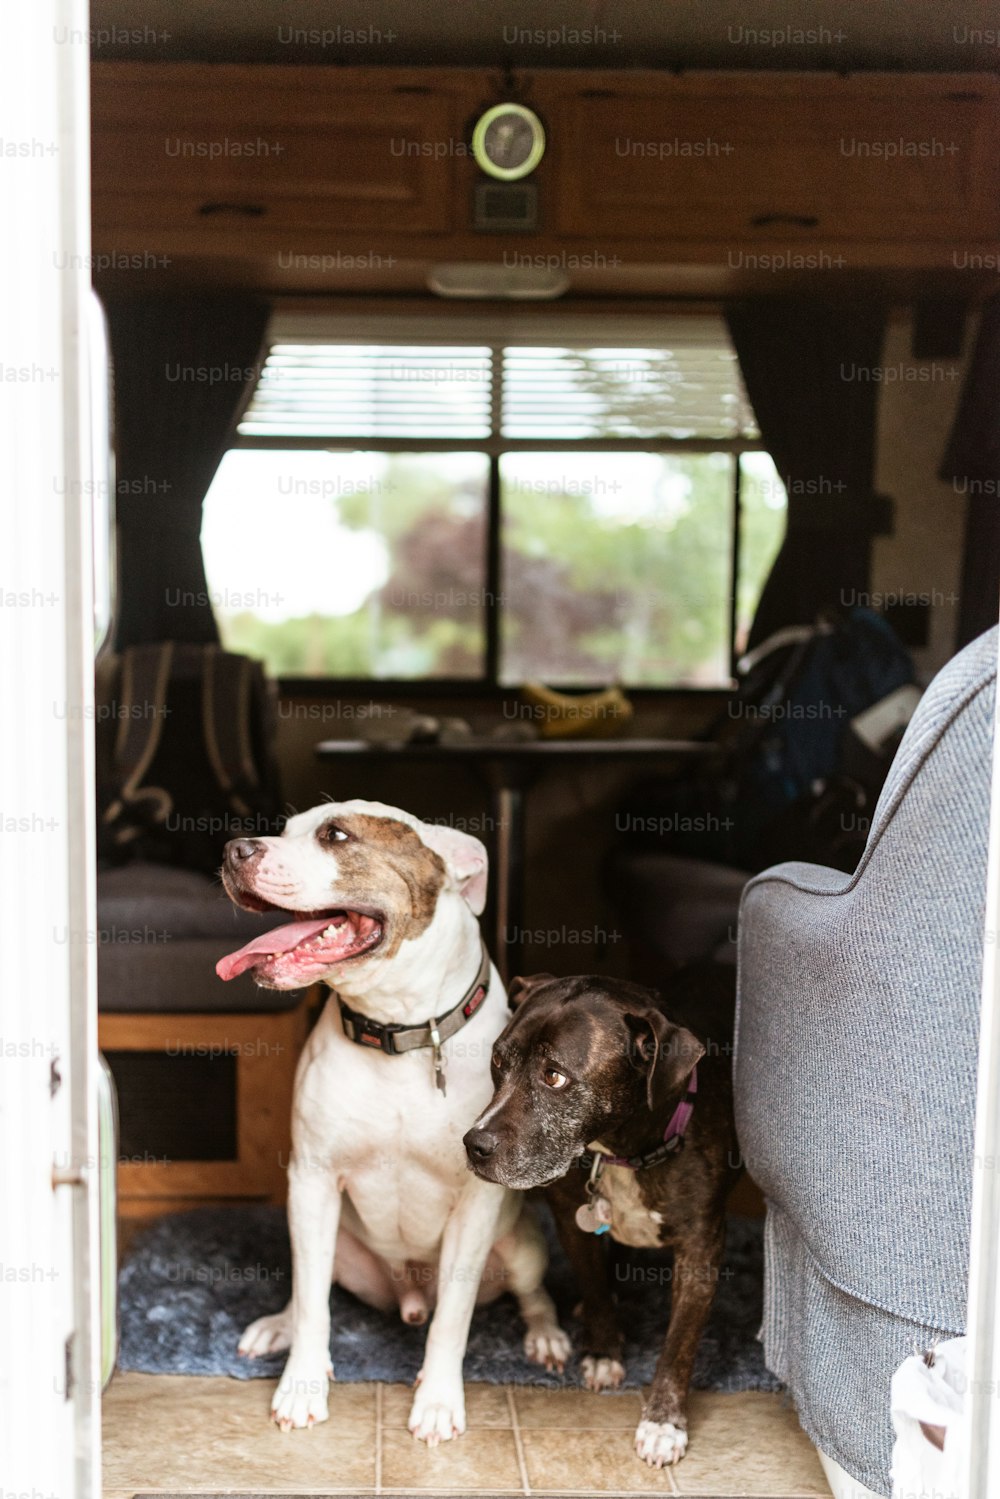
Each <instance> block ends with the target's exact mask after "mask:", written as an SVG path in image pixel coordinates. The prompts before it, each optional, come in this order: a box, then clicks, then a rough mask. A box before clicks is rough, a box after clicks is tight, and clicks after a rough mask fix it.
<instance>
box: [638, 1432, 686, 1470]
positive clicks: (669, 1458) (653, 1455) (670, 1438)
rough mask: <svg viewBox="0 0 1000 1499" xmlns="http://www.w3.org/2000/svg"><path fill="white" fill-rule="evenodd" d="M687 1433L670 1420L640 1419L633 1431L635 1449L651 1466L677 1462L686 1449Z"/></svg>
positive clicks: (664, 1465)
mask: <svg viewBox="0 0 1000 1499" xmlns="http://www.w3.org/2000/svg"><path fill="white" fill-rule="evenodd" d="M687 1444H688V1434H687V1432H686V1431H685V1429H684V1428H683V1426H675V1425H674V1424H673V1422H672V1421H640V1422H639V1425H638V1426H637V1427H636V1431H635V1450H636V1452H637V1453H638V1455H639V1457H641V1458H642V1460H643V1462H646V1463H648V1464H649V1466H650V1467H651V1468H666V1467H669V1466H670V1465H671V1464H672V1463H679V1462H680V1460H681V1458H682V1457H683V1456H684V1454H685V1452H686V1451H687Z"/></svg>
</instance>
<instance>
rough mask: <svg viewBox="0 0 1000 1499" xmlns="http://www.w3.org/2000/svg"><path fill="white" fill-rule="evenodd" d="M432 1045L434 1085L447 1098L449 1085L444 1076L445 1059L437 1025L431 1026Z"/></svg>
mask: <svg viewBox="0 0 1000 1499" xmlns="http://www.w3.org/2000/svg"><path fill="white" fill-rule="evenodd" d="M431 1045H432V1047H433V1052H432V1054H433V1057H434V1084H435V1086H436V1087H437V1088H438V1089H439V1090H440V1092H441V1094H442V1095H443V1096H447V1093H448V1084H447V1083H446V1082H445V1076H444V1057H443V1056H442V1054H441V1037H440V1035H439V1033H438V1028H437V1026H436V1025H432V1026H431Z"/></svg>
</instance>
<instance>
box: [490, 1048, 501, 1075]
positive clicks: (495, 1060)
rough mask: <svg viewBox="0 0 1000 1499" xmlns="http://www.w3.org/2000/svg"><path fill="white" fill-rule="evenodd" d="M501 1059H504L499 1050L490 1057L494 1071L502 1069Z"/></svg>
mask: <svg viewBox="0 0 1000 1499" xmlns="http://www.w3.org/2000/svg"><path fill="white" fill-rule="evenodd" d="M501 1061H502V1058H501V1056H500V1053H499V1052H498V1051H495V1052H494V1053H493V1055H492V1056H491V1057H490V1066H491V1067H492V1068H493V1071H494V1072H499V1071H500V1065H501Z"/></svg>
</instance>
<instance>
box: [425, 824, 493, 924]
mask: <svg viewBox="0 0 1000 1499" xmlns="http://www.w3.org/2000/svg"><path fill="white" fill-rule="evenodd" d="M420 836H421V838H422V839H423V841H424V842H425V843H426V845H427V847H428V848H432V849H433V850H434V852H435V853H436V854H438V855H439V856H440V857H441V858H442V859H443V860H444V862H445V865H446V867H447V870H448V873H449V875H450V876H451V878H452V880H453V881H454V883H455V885H456V886H457V888H458V891H459V894H460V895H462V896H463V897H464V898H465V900H466V901H467V902H468V903H469V905H470V906H471V907H472V909H473V911H475V913H476V915H477V916H479V915H481V914H482V911H483V908H484V906H485V905H486V885H487V880H488V878H489V867H490V861H489V858H488V856H487V853H486V849H485V848H484V847H483V845H482V844H481V843H480V841H479V839H478V838H473V836H472V834H471V833H463V832H461V831H460V830H459V829H458V828H449V827H447V826H445V825H444V824H443V823H439V822H425V823H423V824H422V826H421V829H420Z"/></svg>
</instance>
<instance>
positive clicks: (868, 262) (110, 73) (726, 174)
mask: <svg viewBox="0 0 1000 1499" xmlns="http://www.w3.org/2000/svg"><path fill="white" fill-rule="evenodd" d="M521 82H522V84H523V88H524V97H525V98H526V99H527V101H528V102H530V103H531V104H532V105H533V106H534V107H535V108H536V109H537V110H538V112H539V113H540V115H541V117H542V119H543V121H544V124H545V128H546V132H547V137H548V149H547V152H546V156H545V159H544V160H543V162H542V164H541V167H540V168H539V170H538V172H537V173H536V174H535V176H534V178H533V179H532V181H533V184H534V187H535V189H536V190H537V194H538V226H539V227H538V229H537V230H536V231H533V232H531V233H522V234H518V233H515V232H511V231H508V232H507V233H505V234H497V233H481V232H477V231H476V230H475V228H474V227H473V222H472V201H473V193H474V187H475V184H476V183H477V181H480V180H482V179H481V177H480V174H479V172H478V169H477V168H476V166H475V164H474V162H473V161H472V160H471V155H470V139H471V128H472V123H473V121H474V120H475V118H476V117H477V115H478V114H479V113H480V112H481V111H482V110H483V109H484V108H486V107H487V106H488V105H489V104H490V103H493V102H496V99H497V97H498V93H497V90H498V87H499V83H498V78H497V76H496V75H495V74H494V73H490V72H487V71H486V70H483V69H479V70H477V69H458V68H428V69H418V68H406V69H403V68H372V67H368V68H331V67H325V66H317V67H303V66H285V65H246V66H243V65H230V64H219V65H210V64H193V63H133V62H128V63H124V62H113V63H111V62H109V63H100V62H98V63H95V64H94V66H93V80H92V98H93V208H94V249H95V252H96V254H97V255H98V257H101V256H105V257H108V258H109V261H110V262H111V263H112V265H113V264H114V263H115V261H116V258H125V257H129V256H136V255H139V256H143V255H145V256H149V255H158V256H160V257H162V268H161V270H160V271H159V273H158V275H159V280H160V283H161V284H167V283H168V282H171V281H174V280H180V281H184V282H186V283H187V284H201V283H206V284H209V283H211V284H226V285H232V286H243V287H252V288H255V289H259V290H264V291H268V292H275V291H296V292H297V291H304V292H311V291H325V292H330V291H341V290H347V291H351V292H362V291H363V292H372V291H378V290H384V291H393V292H399V291H418V292H423V291H425V289H426V283H427V277H428V273H429V271H430V268H431V267H432V266H433V265H434V264H435V263H436V262H441V261H463V262H469V261H488V262H493V263H496V262H498V261H499V262H501V263H503V264H505V265H506V264H514V265H516V264H529V263H530V264H534V265H553V264H556V265H566V266H567V268H568V270H569V272H570V277H571V283H572V285H573V286H574V288H575V289H576V290H581V291H584V292H587V293H591V294H593V293H601V292H611V293H622V292H632V293H634V294H636V295H667V294H670V295H678V294H683V295H710V296H711V295H719V294H733V293H735V292H739V291H742V290H744V289H747V286H748V283H747V281H746V276H747V275H751V276H753V275H756V274H757V273H758V272H759V273H760V275H761V276H762V277H763V278H764V279H763V280H762V281H761V282H760V285H761V286H763V287H765V288H767V289H772V288H773V287H774V286H775V279H774V275H773V273H774V271H782V270H785V271H788V272H790V273H792V272H795V273H797V272H798V271H799V270H802V271H804V272H806V273H807V274H808V273H810V268H811V267H814V268H815V269H816V270H818V271H821V272H822V271H825V270H828V269H830V268H838V269H849V270H852V271H857V272H859V273H860V274H862V275H867V274H869V273H870V274H873V275H878V276H881V277H882V278H883V282H884V283H885V284H887V285H888V284H889V282H890V281H891V278H892V277H893V276H894V275H895V276H898V277H899V282H898V284H899V285H900V286H902V285H903V277H904V276H905V275H909V276H910V277H911V278H912V277H917V278H920V277H922V278H923V281H922V283H921V285H922V286H923V287H924V288H925V289H927V288H930V287H931V283H932V281H933V289H934V290H935V291H940V290H941V288H942V284H943V283H945V282H947V281H948V280H949V278H950V279H951V281H953V282H955V283H956V286H955V290H956V294H961V295H962V296H965V295H967V294H972V292H973V291H974V290H975V288H974V287H973V286H972V281H971V277H970V276H969V275H968V273H967V272H966V273H965V274H964V275H963V273H962V271H961V267H962V266H968V265H975V263H976V259H977V258H978V259H980V260H981V261H982V263H983V264H988V263H991V262H989V259H988V257H989V256H990V255H992V256H993V257H994V258H995V254H996V245H997V242H998V241H1000V152H998V151H997V149H996V142H997V139H998V137H1000V104H998V101H1000V79H998V78H997V77H995V76H994V75H992V74H964V75H946V74H919V75H917V74H898V75H895V74H894V75H889V74H875V73H869V74H857V75H854V76H852V77H848V78H842V77H838V76H834V75H832V74H827V73H809V74H803V73H800V74H795V73H786V72H769V73H761V72H731V73H690V74H684V75H680V76H677V75H674V74H671V73H659V72H651V71H648V70H644V71H634V72H628V71H617V72H609V71H602V70H593V71H589V70H588V71H583V70H566V69H563V70H560V69H549V70H537V71H535V72H534V73H533V74H532V75H531V76H530V78H526V79H524V80H521ZM99 263H100V262H99ZM108 274H110V275H112V276H113V275H115V274H116V272H115V270H114V269H112V270H111V271H110V272H109V273H108ZM121 275H122V276H123V277H124V279H125V281H128V278H129V275H130V270H129V267H128V265H127V264H126V268H125V269H124V270H123V271H122V272H121ZM132 279H133V282H134V277H133V278H132ZM99 281H100V278H99ZM844 281H846V278H842V281H841V283H840V284H844ZM144 284H146V283H144ZM912 284H913V285H916V283H915V282H914V283H912ZM945 289H946V290H947V287H945Z"/></svg>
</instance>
